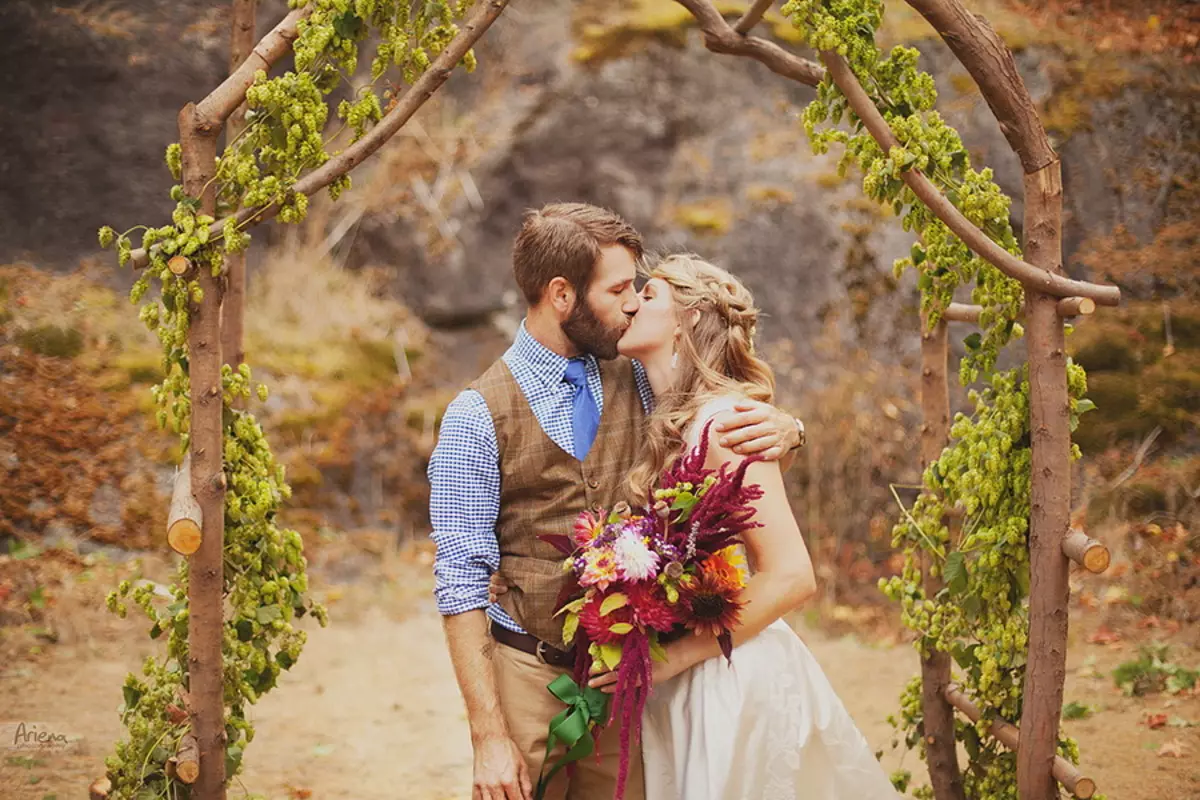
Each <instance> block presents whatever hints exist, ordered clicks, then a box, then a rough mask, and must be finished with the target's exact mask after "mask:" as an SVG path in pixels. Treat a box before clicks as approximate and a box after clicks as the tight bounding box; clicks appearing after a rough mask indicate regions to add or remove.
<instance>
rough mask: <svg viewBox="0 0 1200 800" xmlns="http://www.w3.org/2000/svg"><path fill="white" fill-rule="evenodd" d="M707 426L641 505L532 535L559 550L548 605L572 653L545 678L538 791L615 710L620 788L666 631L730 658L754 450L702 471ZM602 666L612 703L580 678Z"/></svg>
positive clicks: (582, 750)
mask: <svg viewBox="0 0 1200 800" xmlns="http://www.w3.org/2000/svg"><path fill="white" fill-rule="evenodd" d="M707 433H708V431H707V429H706V430H705V436H704V437H703V440H702V443H701V444H700V446H699V447H697V448H695V449H694V450H692V452H691V453H689V454H688V455H686V456H684V457H683V458H681V459H680V460H679V461H677V462H676V464H675V465H674V467H673V468H672V469H670V470H668V471H667V472H666V473H665V474H664V475H663V477H662V479H661V480H660V482H659V486H658V488H656V489H655V490H654V491H653V492H652V493H651V497H650V501H649V505H648V506H647V507H645V508H641V509H634V508H631V507H630V506H629V504H628V503H624V502H622V503H618V504H617V505H616V506H615V507H614V508H612V509H608V510H604V509H595V510H591V511H585V512H583V513H581V514H580V515H579V517H578V519H577V520H576V522H575V526H574V531H573V533H572V535H571V536H569V537H568V536H544V537H541V538H542V539H543V540H544V541H547V542H549V543H550V544H553V545H554V546H555V547H557V548H558V549H559V550H561V551H562V552H563V553H564V554H565V555H566V556H567V558H566V560H565V561H564V564H563V568H564V570H565V571H566V572H567V573H568V580H567V585H566V587H565V589H564V591H563V594H562V596H561V598H560V599H561V602H560V609H559V611H558V613H559V614H563V615H565V617H564V623H563V643H564V644H565V645H568V646H572V645H573V646H574V647H575V652H576V654H577V656H576V666H575V674H574V676H568V675H563V676H561V677H560V678H558V679H557V680H555V681H554V682H552V683H551V684H550V686H549V689H550V691H551V693H553V694H554V695H555V696H557V697H558V698H559V699H561V700H563V701H564V702H565V703H566V704H567V709H566V710H564V711H563V712H561V713H560V714H559V715H558V716H556V717H555V718H554V720H553V721H552V722H551V724H550V734H549V737H548V741H547V745H546V754H547V761H546V764H547V765H548V762H549V754H550V752H551V751H552V750H553V749H554V747H555V746H556V744H557V743H558V742H562V743H563V744H564V745H565V746H566V748H567V753H566V755H564V756H563V757H562V758H560V759H559V761H558V762H557V763H556V764H555V765H554V766H553V767H550V769H549V771H547V769H546V766H543V770H542V775H541V776H540V778H539V780H538V790H537V794H536V796H537V797H538V798H541V797H542V796H543V793H544V792H545V789H546V786H547V784H548V783H549V781H550V780H551V778H553V777H554V775H555V774H556V773H557V772H558V771H559V770H560V769H562V768H563V767H565V766H566V765H567V764H569V763H571V762H573V761H578V760H579V759H582V758H585V757H586V756H588V755H590V754H591V752H592V750H593V749H594V746H595V745H594V739H593V736H592V731H593V730H594V729H595V728H596V727H598V726H603V725H608V724H611V723H612V722H613V721H614V720H619V724H620V725H621V735H620V746H621V752H620V766H619V769H618V776H617V794H616V797H617V798H618V800H619V799H620V798H621V797H622V796H623V794H624V788H625V780H626V777H627V775H628V769H629V751H630V747H631V745H632V743H633V742H635V741H637V738H638V735H639V734H640V730H641V718H642V711H643V709H644V707H645V704H646V698H647V696H648V694H649V691H650V688H651V681H652V670H653V661H654V660H659V661H665V660H666V653H665V650H664V649H663V644H664V642H665V641H668V640H670V639H674V638H678V637H680V636H683V635H686V634H688V633H689V632H692V633H695V634H701V633H711V634H712V635H714V636H715V637H716V638H717V640H718V642H719V643H720V646H721V651H722V652H723V653H724V655H725V658H726V659H729V658H730V657H731V653H732V649H733V644H732V638H731V636H730V633H731V631H732V630H733V628H735V627H736V626H737V625H738V622H739V615H740V612H741V609H742V606H743V602H742V600H741V594H742V590H743V589H744V587H745V585H746V579H747V577H748V570H747V568H746V564H745V558H744V555H743V554H742V551H741V549H740V548H739V547H738V545H739V544H740V543H741V541H742V540H741V534H742V533H743V532H744V531H746V530H748V529H751V528H757V527H759V524H758V523H757V522H753V521H752V519H751V518H752V517H753V516H754V509H753V507H751V505H750V504H751V502H752V501H754V500H756V499H758V498H759V497H761V495H762V490H761V489H760V488H759V487H758V486H756V485H746V484H745V482H744V478H745V474H746V468H747V467H748V466H749V465H750V464H751V463H752V462H753V461H754V460H756V459H747V460H745V461H743V462H742V463H741V464H740V465H739V466H738V467H737V468H736V469H730V468H729V465H728V464H725V465H722V467H721V469H720V470H719V471H717V470H706V469H704V461H705V457H706V455H707V440H708V436H707ZM610 670H611V671H614V672H616V673H617V681H616V685H615V691H614V692H613V694H612V696H611V697H612V700H613V702H612V704H611V708H610V704H609V702H608V700H609V697H610V696H609V695H607V694H605V693H604V692H601V691H600V690H599V689H594V688H591V687H588V686H587V679H588V677H589V676H593V675H596V674H599V673H602V672H606V671H610Z"/></svg>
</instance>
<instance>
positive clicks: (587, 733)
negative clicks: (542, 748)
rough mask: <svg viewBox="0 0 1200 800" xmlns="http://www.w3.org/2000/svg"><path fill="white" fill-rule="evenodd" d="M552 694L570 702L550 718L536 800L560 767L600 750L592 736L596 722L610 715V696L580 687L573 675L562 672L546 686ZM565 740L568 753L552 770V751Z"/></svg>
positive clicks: (586, 687)
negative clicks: (547, 767)
mask: <svg viewBox="0 0 1200 800" xmlns="http://www.w3.org/2000/svg"><path fill="white" fill-rule="evenodd" d="M546 688H547V689H549V690H550V694H552V695H554V696H555V697H557V698H558V699H559V700H561V701H563V702H564V703H566V704H567V707H566V708H564V709H563V710H562V711H560V712H558V714H556V715H555V717H554V719H552V720H550V732H549V734H548V735H547V737H546V757H545V758H544V759H543V761H542V774H541V775H540V776H539V777H538V783H537V790H536V791H535V792H534V798H535V800H542V798H543V797H544V796H545V793H546V789H547V787H549V785H550V781H551V780H552V779H553V778H554V776H555V775H557V774H558V772H559V770H561V769H562V768H563V767H565V766H566V765H567V764H570V763H571V762H573V761H580V760H582V759H584V758H587V757H588V756H590V755H591V754H592V751H593V750H595V749H596V742H595V740H594V739H593V738H592V723H596V724H597V725H602V724H604V721H605V720H606V719H607V718H608V695H607V694H605V693H604V692H603V691H601V690H600V689H594V688H592V687H591V686H586V685H585V686H583V687H580V686H579V684H577V683H576V682H575V681H574V680H573V679H572V678H571V676H570V675H559V676H558V677H557V678H555V679H554V680H553V681H551V682H550V685H549V686H547V687H546ZM559 742H561V743H562V744H563V745H564V746H565V747H566V748H567V752H566V753H564V754H563V756H562V757H561V758H560V759H558V761H556V762H555V763H554V766H553V767H551V768H550V771H549V772H547V771H546V765H547V764H549V763H550V753H551V751H552V750H554V748H555V747H556V746H557V745H558V744H559Z"/></svg>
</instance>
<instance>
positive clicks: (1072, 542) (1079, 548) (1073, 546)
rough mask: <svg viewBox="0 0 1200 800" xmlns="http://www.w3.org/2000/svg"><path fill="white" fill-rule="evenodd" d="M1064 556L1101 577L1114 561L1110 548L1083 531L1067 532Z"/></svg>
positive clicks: (1064, 540) (1064, 539) (1063, 546)
mask: <svg viewBox="0 0 1200 800" xmlns="http://www.w3.org/2000/svg"><path fill="white" fill-rule="evenodd" d="M1062 549H1063V554H1064V555H1065V556H1066V557H1067V558H1069V559H1071V560H1072V561H1074V562H1075V563H1076V564H1078V565H1080V566H1081V567H1083V568H1084V569H1086V570H1087V571H1088V572H1092V573H1095V574H1097V575H1099V574H1100V573H1101V572H1104V570H1106V569H1108V565H1109V562H1110V561H1111V559H1112V556H1111V554H1110V553H1109V552H1108V548H1107V547H1106V546H1105V545H1104V544H1103V543H1102V542H1098V541H1096V540H1095V539H1093V538H1092V537H1090V536H1088V535H1087V534H1086V533H1084V532H1083V531H1081V530H1074V529H1072V530H1071V531H1068V532H1067V535H1066V536H1065V537H1063V543H1062Z"/></svg>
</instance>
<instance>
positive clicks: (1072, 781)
mask: <svg viewBox="0 0 1200 800" xmlns="http://www.w3.org/2000/svg"><path fill="white" fill-rule="evenodd" d="M946 700H947V701H949V702H950V703H951V704H952V705H953V706H954V707H955V708H957V709H958V710H959V711H961V712H962V713H963V715H964V716H966V718H967V719H969V720H971V722H978V721H979V716H980V714H979V708H978V707H977V706H976V705H975V704H974V703H972V702H971V701H970V699H969V698H968V697H967V696H966V695H965V694H963V693H962V692H961V691H959V689H958V687H957V686H948V687H946ZM987 734H988V735H989V736H991V737H992V738H994V739H995V740H996V741H998V742H1000V744H1002V745H1004V746H1005V747H1007V748H1008V749H1009V750H1012V751H1014V752H1015V751H1019V750H1020V743H1021V731H1020V730H1019V729H1018V728H1017V727H1016V726H1014V725H1012V724H1010V723H1009V722H1006V721H1005V720H1002V719H998V720H995V721H993V722H991V723H989V724H988V729H987ZM1053 775H1054V779H1055V780H1057V781H1058V782H1059V783H1061V784H1062V785H1063V786H1064V787H1065V788H1066V790H1067V791H1068V792H1070V793H1071V794H1073V795H1074V796H1075V797H1078V798H1080V800H1088V798H1090V797H1091V796H1092V795H1094V794H1095V793H1096V782H1095V781H1094V780H1092V779H1091V778H1089V777H1087V776H1085V775H1083V774H1082V773H1081V772H1080V771H1079V769H1078V768H1077V767H1076V766H1075V765H1074V764H1072V763H1071V762H1070V761H1067V760H1066V759H1065V758H1063V757H1062V756H1058V755H1056V756H1055V757H1054V768H1053Z"/></svg>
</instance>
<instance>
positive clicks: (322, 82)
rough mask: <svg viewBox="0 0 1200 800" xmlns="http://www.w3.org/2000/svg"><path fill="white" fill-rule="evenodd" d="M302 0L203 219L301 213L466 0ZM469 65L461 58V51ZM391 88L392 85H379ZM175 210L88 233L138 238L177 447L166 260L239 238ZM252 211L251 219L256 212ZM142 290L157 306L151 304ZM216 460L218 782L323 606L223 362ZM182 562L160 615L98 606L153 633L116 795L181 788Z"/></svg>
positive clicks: (160, 411)
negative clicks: (160, 653) (332, 126)
mask: <svg viewBox="0 0 1200 800" xmlns="http://www.w3.org/2000/svg"><path fill="white" fill-rule="evenodd" d="M307 2H311V5H312V10H311V13H310V15H309V16H308V17H307V18H306V19H304V20H302V21H301V22H300V25H299V28H298V33H299V36H298V38H297V39H296V41H295V43H294V45H293V49H294V53H295V69H294V70H290V71H287V72H285V73H284V74H282V75H280V76H278V77H275V78H269V77H268V76H267V74H266V73H265V72H262V71H260V72H259V73H258V74H257V75H256V76H255V81H254V84H253V85H252V86H251V87H250V88H249V90H248V91H247V94H246V104H247V107H248V109H249V110H248V112H247V115H246V128H245V129H244V130H243V132H242V133H241V134H240V135H239V136H238V137H237V138H236V139H235V140H234V141H233V142H231V143H229V145H228V146H227V147H226V149H225V152H224V153H223V154H222V155H221V156H220V158H218V160H217V163H216V172H215V177H214V178H213V181H214V182H215V184H216V186H215V191H216V196H217V214H218V215H222V216H224V215H226V214H229V213H231V212H233V211H234V210H236V209H237V208H239V207H244V208H252V209H255V210H256V211H257V212H262V211H265V210H267V209H268V208H271V207H277V208H278V216H279V219H280V220H281V221H282V222H285V223H296V222H300V221H301V220H303V219H304V218H305V215H306V213H307V210H308V200H309V199H308V197H307V196H305V195H304V194H302V193H299V192H296V191H295V190H294V188H293V187H294V185H295V183H296V181H297V180H298V179H299V178H300V176H301V175H302V174H304V173H306V172H308V171H310V170H312V169H314V168H317V167H320V166H321V165H322V164H325V163H326V162H327V161H328V160H329V159H330V158H331V157H332V156H333V155H334V153H331V152H330V147H329V146H330V144H331V143H332V142H333V141H336V140H337V138H338V136H339V135H340V134H341V133H342V131H344V130H347V129H349V130H350V131H351V135H352V140H357V139H359V138H361V137H362V136H363V135H364V134H365V133H366V132H367V131H368V130H369V129H370V127H371V126H372V125H374V124H375V123H376V122H378V121H379V120H380V119H381V118H382V117H383V115H384V113H385V111H384V100H385V99H386V98H387V96H385V97H384V98H383V99H381V95H380V94H379V93H378V92H377V87H378V84H379V83H380V81H381V80H382V79H383V77H384V76H385V74H387V72H388V71H389V69H391V68H393V67H397V68H399V69H400V70H401V72H402V74H403V76H404V79H405V80H406V81H409V82H412V81H415V80H416V79H417V78H418V77H419V76H420V75H421V74H422V73H424V72H425V70H426V69H428V68H429V65H430V63H431V56H433V57H436V55H437V54H438V53H440V52H441V51H442V50H443V49H444V48H445V46H446V45H447V44H448V43H449V42H450V41H451V40H452V39H453V38H454V36H455V35H456V34H457V32H458V28H457V26H456V24H455V20H457V19H460V18H461V17H462V16H463V15H464V14H465V13H466V11H467V9H468V7H469V6H470V0H449V1H442V0H430V2H426V3H419V4H415V5H414V4H411V3H408V2H404V0H305V2H298V0H292V3H291V5H292V7H293V8H298V7H302V6H304V5H306V3H307ZM372 32H374V33H377V34H378V37H377V38H378V44H377V47H376V52H375V58H374V61H373V63H372V69H371V77H372V83H371V84H370V85H368V86H365V87H362V88H361V89H359V90H358V91H356V92H355V93H354V99H352V100H344V101H342V102H341V103H340V104H339V106H338V108H337V110H336V116H337V118H338V119H339V120H341V121H342V127H341V129H340V130H339V131H337V133H335V134H334V136H332V137H330V138H329V139H328V140H327V139H326V137H325V126H326V122H327V120H328V118H329V116H330V108H329V104H328V103H327V99H326V98H327V97H328V96H329V95H330V93H331V92H332V91H333V90H334V89H335V88H336V87H337V86H338V85H339V84H341V83H342V82H343V81H346V82H347V83H349V82H350V80H351V79H352V78H353V76H354V73H355V70H356V67H357V61H358V47H359V43H360V42H362V41H364V40H365V39H366V38H367V37H368V34H370V33H372ZM464 63H465V66H466V67H467V68H468V69H472V68H473V67H474V64H475V62H474V55H473V54H470V53H469V54H468V55H467V56H466V57H465V58H464ZM389 92H390V90H389ZM181 161H182V159H181V150H180V146H179V145H178V144H172V145H171V146H169V147H168V148H167V153H166V162H167V166H168V168H169V169H170V171H171V173H172V175H173V176H174V177H175V179H176V180H180V179H181V177H182V163H181ZM349 185H350V179H349V177H348V176H343V177H342V178H339V179H338V180H336V181H334V182H333V183H332V184H331V185H330V187H329V191H330V195H331V196H332V197H333V198H334V199H335V200H336V199H337V197H338V196H339V195H340V194H341V193H342V192H343V191H344V190H345V189H346V188H348V187H349ZM171 198H172V199H173V200H175V202H176V207H175V211H174V213H173V214H172V220H171V224H170V225H164V226H161V227H157V228H147V227H145V226H138V227H136V228H132V229H130V230H128V231H125V232H123V233H118V232H117V231H115V230H114V229H112V228H111V227H107V226H106V227H104V228H101V229H100V232H99V239H100V244H101V245H102V246H104V247H113V246H115V248H116V251H117V256H118V260H119V262H120V264H121V265H125V264H126V263H128V261H129V259H130V256H131V253H132V250H133V242H132V239H131V235H132V234H133V232H134V231H138V230H140V231H142V237H141V246H142V247H143V248H145V250H146V252H147V254H148V256H149V263H148V265H147V267H146V269H145V270H144V271H143V273H142V274H141V276H140V277H139V279H138V281H137V282H136V283H135V284H134V286H133V289H132V291H131V295H130V297H131V300H132V301H133V302H134V303H135V304H139V303H140V304H142V305H141V309H140V311H139V317H140V319H141V320H142V322H143V323H145V325H146V326H147V327H148V328H150V329H151V330H153V331H155V332H156V333H157V334H158V338H159V341H160V343H161V345H162V352H163V362H162V363H163V370H164V373H165V375H166V378H165V379H164V380H163V381H162V383H161V384H159V385H157V386H154V387H153V388H152V392H153V395H154V400H155V404H156V406H157V412H156V415H157V419H158V422H159V425H160V426H162V427H164V428H170V429H171V430H172V431H174V432H175V433H177V434H178V435H179V437H180V442H181V449H182V450H185V451H186V449H187V447H188V444H189V437H190V430H189V421H190V415H191V392H190V385H189V379H188V341H187V338H188V326H189V323H190V314H191V309H192V308H193V307H194V305H195V304H199V303H201V302H203V301H204V292H203V289H202V288H201V287H200V285H199V283H198V282H197V281H196V280H195V279H194V277H191V276H192V275H194V270H191V271H187V272H184V274H183V275H182V276H180V275H177V274H175V273H174V272H172V271H171V269H170V268H169V266H168V261H169V259H171V258H172V257H173V256H184V257H187V258H188V259H189V260H190V262H191V264H192V266H193V267H194V269H206V270H209V271H210V272H211V274H212V275H213V276H214V277H218V278H219V277H221V276H222V274H223V270H224V263H225V255H226V254H228V253H233V252H236V251H239V250H242V249H244V248H245V247H246V245H247V244H248V243H249V239H250V237H249V234H248V233H246V232H245V230H244V228H246V227H248V226H249V224H250V223H251V221H252V220H253V219H254V218H253V217H252V218H251V220H247V221H246V222H244V223H241V224H238V223H235V222H234V221H233V220H232V219H230V220H229V221H228V222H227V223H226V224H225V226H224V228H223V229H222V230H220V231H214V230H212V226H213V223H214V222H215V220H214V218H213V217H212V216H210V215H206V214H201V213H199V209H200V200H199V198H196V197H189V196H186V195H185V193H184V190H183V187H182V185H178V184H177V185H176V186H174V187H173V188H172V189H171ZM256 216H257V214H256ZM152 284H155V285H157V288H158V289H159V292H158V295H157V297H155V296H149V299H148V295H150V290H151V287H152ZM221 377H222V381H221V385H222V399H223V401H224V414H223V422H224V434H223V435H224V445H223V459H224V469H225V476H226V481H227V486H228V490H227V492H226V494H225V550H224V562H225V575H224V594H225V604H226V607H227V608H228V609H230V611H229V612H228V613H227V614H226V619H225V624H224V634H223V647H222V661H223V664H224V675H225V702H226V705H227V709H226V717H225V718H226V736H227V746H226V747H227V749H226V769H227V775H228V776H229V777H230V778H232V777H233V776H235V775H236V774H237V773H238V771H239V770H240V767H241V761H242V756H243V753H244V751H245V748H246V746H247V745H248V744H249V743H250V742H251V741H252V740H253V738H254V727H253V725H252V724H251V723H250V721H249V719H248V718H247V714H246V707H247V706H248V705H252V704H254V703H255V702H257V700H258V698H259V697H260V696H261V695H262V694H263V693H264V692H267V691H270V690H271V689H272V688H274V686H275V685H276V682H277V680H278V677H279V674H280V672H281V671H283V670H286V669H289V668H290V667H291V666H292V665H293V664H295V663H296V660H297V659H298V658H299V656H300V651H301V649H302V647H303V644H304V641H305V633H304V632H303V631H299V630H297V629H296V628H295V627H294V625H293V623H294V621H295V620H296V619H297V618H299V617H303V616H304V615H306V614H310V613H311V614H313V615H314V616H315V617H316V618H317V619H318V620H319V622H320V623H321V624H322V625H325V624H326V623H327V616H326V613H325V610H324V609H323V608H322V607H321V606H320V605H318V604H316V603H314V602H312V600H311V599H310V598H309V596H308V578H307V575H306V574H305V566H306V562H305V558H304V555H303V542H302V541H301V538H300V535H299V534H298V533H297V532H296V531H293V530H289V529H286V528H282V527H280V525H279V524H278V521H277V519H276V517H277V514H278V512H279V510H280V507H281V506H282V503H283V502H284V501H285V500H286V499H287V498H288V497H290V495H291V490H290V488H289V486H288V484H287V481H286V478H285V475H284V470H283V467H282V466H281V465H280V464H278V463H276V461H275V458H274V455H273V454H272V452H271V448H270V446H269V445H268V443H267V441H266V439H265V438H264V436H263V431H262V428H261V426H260V425H259V423H258V421H257V420H256V419H255V418H254V416H253V415H252V414H250V413H249V412H247V411H244V410H241V409H240V408H238V407H237V406H239V405H240V404H241V403H240V401H242V400H248V399H249V398H250V396H251V394H252V393H257V396H258V397H259V399H260V400H265V399H266V394H267V390H266V387H265V386H262V385H258V386H257V387H253V386H252V378H251V372H250V368H249V367H248V366H247V365H245V364H240V365H238V366H237V367H236V368H232V367H229V366H225V367H223V372H222V376H221ZM187 586H188V564H187V562H186V561H182V562H181V563H180V567H179V570H178V572H177V574H176V577H175V582H174V584H173V585H172V586H171V587H170V589H169V594H170V602H169V604H168V605H166V607H165V609H163V608H159V604H157V603H156V602H155V595H154V588H153V587H152V586H150V585H141V586H132V585H131V584H129V583H128V582H124V583H122V584H121V585H120V586H118V587H117V589H116V590H115V591H113V592H112V593H111V594H110V595H109V598H108V605H109V608H110V609H111V610H112V611H114V612H115V613H117V614H119V615H121V616H124V615H125V614H126V613H127V611H128V606H127V601H129V600H132V601H133V602H134V603H135V604H136V605H137V606H138V607H139V608H141V610H142V611H143V612H144V613H145V614H146V616H147V618H148V619H149V620H150V621H151V623H152V625H151V628H150V636H151V638H154V639H158V638H159V637H161V636H163V634H166V636H167V653H166V656H165V657H164V658H162V659H158V658H154V657H151V658H149V659H147V661H146V663H145V665H144V666H143V669H142V674H141V676H136V675H133V674H131V675H129V676H128V678H127V679H126V681H125V686H124V701H125V702H124V705H123V707H122V710H121V717H122V721H123V722H124V724H125V726H126V728H127V730H128V738H127V739H126V740H124V741H121V742H119V743H118V744H117V746H116V751H115V753H114V754H113V755H111V756H109V758H108V759H107V762H106V763H107V767H108V776H109V779H110V780H111V781H112V784H113V786H112V793H111V795H110V796H111V797H112V798H114V800H127V799H130V798H137V800H146V799H147V798H165V797H187V796H188V791H189V790H188V787H187V785H185V784H182V783H180V782H178V781H176V780H174V779H173V778H172V777H171V776H170V774H169V772H168V759H170V757H171V756H172V755H173V754H174V753H175V751H176V749H177V748H178V746H179V742H180V740H181V739H182V738H183V736H185V735H186V734H187V732H188V728H189V726H188V714H187V711H186V707H187V687H188V653H187V648H188V607H187V605H188V604H187Z"/></svg>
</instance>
